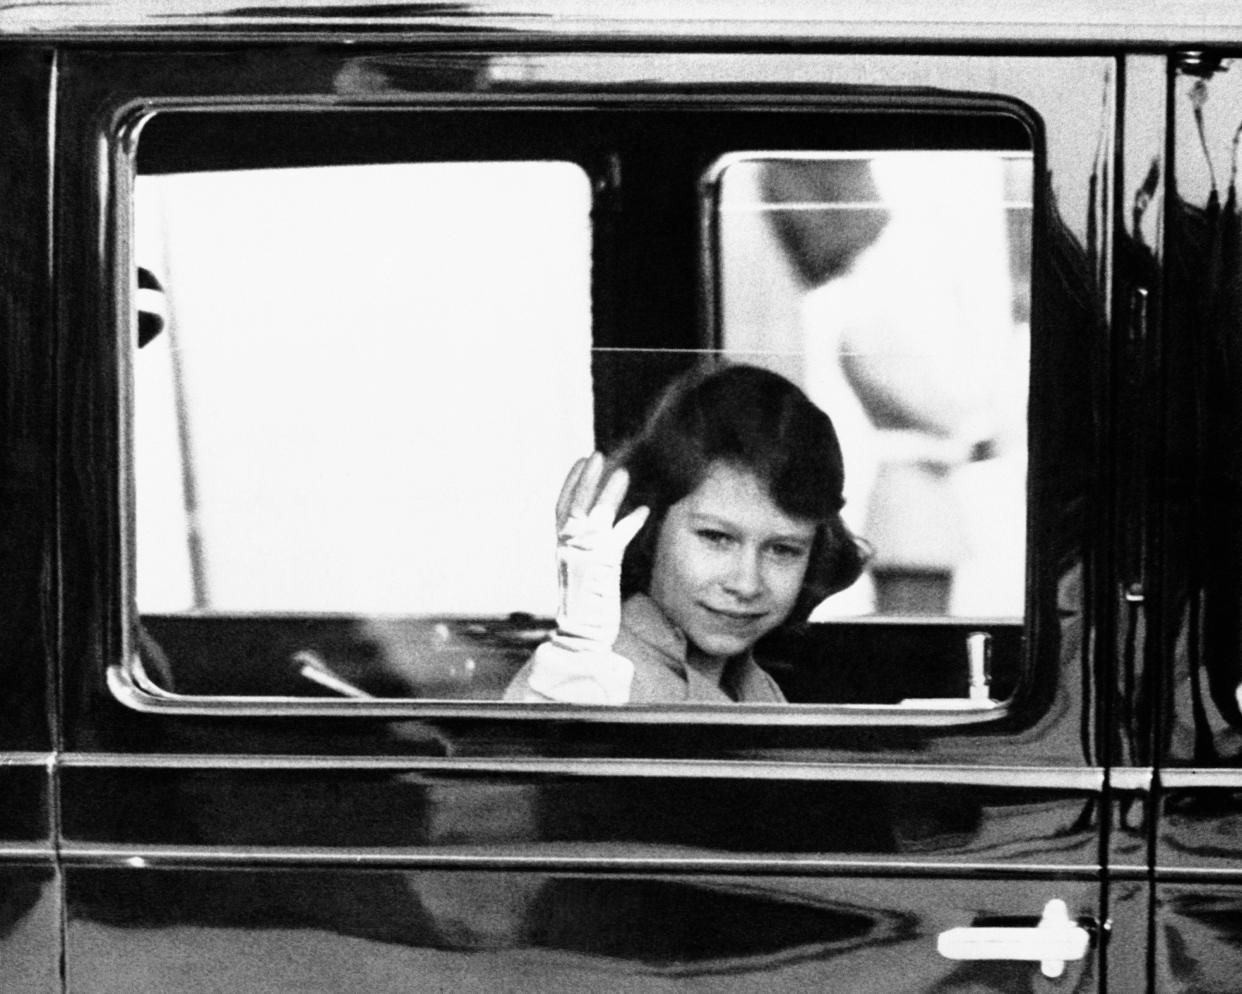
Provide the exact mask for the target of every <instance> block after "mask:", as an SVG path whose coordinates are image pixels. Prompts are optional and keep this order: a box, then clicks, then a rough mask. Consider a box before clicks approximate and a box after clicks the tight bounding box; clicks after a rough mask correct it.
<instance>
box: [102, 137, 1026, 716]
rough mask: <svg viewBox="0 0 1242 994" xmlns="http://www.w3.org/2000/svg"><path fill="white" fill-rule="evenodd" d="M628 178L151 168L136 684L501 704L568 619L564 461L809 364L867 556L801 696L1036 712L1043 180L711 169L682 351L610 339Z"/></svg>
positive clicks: (483, 166) (526, 162)
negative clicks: (735, 373) (685, 400)
mask: <svg viewBox="0 0 1242 994" xmlns="http://www.w3.org/2000/svg"><path fill="white" fill-rule="evenodd" d="M599 162H603V163H604V165H603V166H602V167H601V166H599ZM610 168H612V167H610V166H609V165H608V160H607V158H606V157H596V158H595V159H592V158H591V157H590V156H578V157H577V159H576V160H575V161H571V160H570V159H564V160H561V159H556V158H544V157H542V156H531V157H529V158H512V157H497V158H495V159H491V160H487V159H484V160H454V159H448V158H446V159H441V160H437V161H416V162H378V163H362V162H338V163H334V164H324V165H312V164H306V163H304V162H298V163H296V164H287V165H281V166H278V167H263V168H253V167H250V166H249V165H247V166H246V167H243V168H219V167H214V166H213V168H211V169H204V170H187V169H181V168H176V169H167V168H161V169H154V170H151V171H149V172H144V171H142V170H139V174H138V175H137V176H136V178H135V182H134V199H133V214H132V217H133V239H132V242H133V258H132V261H133V263H134V272H135V273H136V277H135V289H136V294H135V297H134V301H135V304H134V307H133V309H132V310H133V319H134V334H133V338H134V342H133V346H132V348H131V350H130V369H131V407H132V429H131V449H132V453H131V454H132V474H131V479H132V490H133V494H134V516H133V521H134V524H133V534H132V543H133V558H132V563H133V570H132V577H131V587H132V599H133V601H134V603H135V605H136V607H137V614H136V618H135V622H136V623H135V624H134V625H133V626H131V627H132V635H131V649H132V651H131V652H130V654H129V657H130V658H129V660H128V662H127V664H126V666H125V667H124V668H123V672H122V673H121V674H120V677H121V679H120V682H121V683H124V685H125V686H124V688H123V690H124V693H126V694H129V695H130V696H131V697H132V695H133V694H134V693H138V694H139V695H140V696H141V695H146V696H145V697H144V700H146V701H148V702H151V701H161V702H163V703H164V704H169V703H170V702H171V706H173V707H175V708H176V709H180V710H193V709H195V708H196V707H200V706H201V707H203V708H207V709H211V708H223V709H225V710H228V709H229V708H233V709H241V710H243V711H245V710H247V709H250V710H254V709H259V710H263V711H265V712H266V711H272V709H275V710H276V711H279V710H280V709H281V708H284V707H289V708H292V709H296V708H297V707H299V706H301V707H303V708H305V706H307V705H308V704H313V702H315V701H323V702H327V704H329V705H331V706H336V705H339V704H342V703H346V702H370V703H371V704H372V705H374V704H375V702H388V703H391V704H392V705H393V706H394V707H395V706H397V705H400V704H401V703H402V702H409V703H414V702H419V703H421V704H425V705H428V706H431V707H436V706H449V708H450V710H451V709H452V707H459V706H460V707H468V706H469V705H472V704H487V703H488V702H494V703H496V704H498V705H500V702H501V698H502V697H503V695H504V692H505V689H506V687H507V686H508V685H509V683H510V681H511V680H512V679H513V678H514V675H515V674H516V673H517V672H518V670H519V669H520V668H521V667H522V665H523V664H524V663H525V662H526V661H527V659H528V658H529V657H530V655H531V653H532V652H533V651H534V650H535V649H536V647H538V646H539V645H540V644H541V643H542V642H544V641H545V639H546V638H547V637H548V635H549V632H550V631H551V629H552V627H553V618H554V616H555V613H556V606H557V590H556V574H555V561H554V556H553V550H554V543H555V534H554V515H553V506H554V504H555V500H556V494H557V491H558V489H559V487H560V484H561V481H562V479H563V477H564V474H565V472H566V470H567V468H568V467H569V466H570V464H572V463H573V461H574V460H575V459H576V458H578V457H579V456H581V455H584V454H585V453H588V452H590V451H591V450H593V449H594V448H596V447H612V446H614V445H615V444H616V443H617V441H619V440H620V439H621V438H624V437H625V436H626V434H627V433H629V432H632V431H633V430H634V428H635V427H636V426H637V425H638V424H639V423H641V420H642V416H643V412H644V410H645V409H646V408H647V407H648V405H649V404H650V403H651V402H652V401H653V399H654V398H655V397H656V396H657V395H658V394H659V392H660V390H661V389H662V388H663V387H664V386H665V385H666V384H668V383H669V382H670V381H671V380H672V379H674V378H675V377H676V376H677V375H678V374H680V373H682V372H684V371H685V370H687V369H689V368H691V367H694V366H696V365H701V364H703V363H704V361H705V360H706V361H715V362H723V363H729V362H745V363H750V364H755V365H760V366H766V367H768V368H771V369H773V370H775V371H777V372H780V373H781V374H783V375H784V376H786V377H787V378H789V379H790V380H792V381H793V382H795V383H797V384H798V385H800V386H801V387H802V388H803V389H804V390H805V391H806V393H807V394H808V396H809V397H810V398H811V399H812V400H813V401H814V402H815V403H816V404H817V405H819V406H820V407H821V408H822V409H823V410H824V411H826V412H827V413H828V414H829V415H830V416H831V417H832V419H833V421H834V422H835V424H836V426H837V430H838V433H839V435H840V438H841V443H842V448H843V450H844V454H845V460H846V500H847V504H846V510H845V519H846V522H847V524H848V525H849V526H850V528H851V529H852V530H853V532H854V533H855V534H856V535H857V536H859V538H860V539H861V540H862V541H863V542H864V544H865V545H866V547H867V549H868V551H869V561H868V564H867V568H866V570H865V572H864V575H863V576H862V578H861V579H860V580H859V581H857V582H856V583H855V584H854V585H853V586H852V587H850V588H849V589H847V590H845V591H843V592H841V593H838V594H836V595H834V596H833V597H831V598H829V599H827V600H825V601H824V602H823V603H821V604H818V605H816V607H815V609H814V611H813V612H812V614H811V617H810V621H809V623H808V624H806V625H801V626H798V627H797V629H796V630H789V631H781V632H778V633H777V634H774V635H773V636H771V637H770V638H768V639H767V640H765V641H764V642H763V643H762V644H761V645H760V646H759V647H758V648H757V656H758V660H759V663H760V665H761V666H762V667H763V668H764V669H765V670H766V671H767V673H768V674H770V675H771V676H772V678H773V679H774V680H775V681H776V683H777V684H778V685H779V687H780V689H781V691H782V693H783V695H784V697H785V699H786V700H787V701H788V702H789V704H790V705H793V706H794V709H795V710H796V709H799V708H803V707H804V706H820V705H824V706H828V707H829V708H830V709H835V710H831V711H830V712H824V711H823V709H822V708H818V709H817V710H816V713H817V714H819V716H820V718H819V719H816V720H820V719H824V718H826V720H843V721H867V720H882V721H885V722H896V723H903V722H907V721H912V722H916V723H918V722H928V721H930V722H938V721H953V720H958V719H957V718H954V717H953V715H955V714H956V715H959V716H960V720H969V721H977V720H980V718H981V717H982V716H986V715H987V714H988V713H989V712H995V713H997V714H999V713H1002V712H1003V710H1004V706H1005V702H1006V701H1008V700H1009V699H1010V697H1011V696H1012V695H1013V693H1014V692H1015V690H1016V689H1017V688H1018V687H1019V685H1020V683H1021V679H1022V667H1023V665H1024V664H1023V659H1024V597H1025V591H1024V585H1023V574H1024V554H1025V522H1026V504H1025V445H1026V435H1027V430H1026V384H1027V377H1028V372H1027V370H1028V366H1027V348H1028V344H1027V338H1028V320H1029V318H1028V314H1027V307H1028V301H1029V294H1030V238H1031V200H1032V188H1033V170H1032V158H1031V153H1030V151H1029V150H1022V149H1008V148H1004V149H1000V150H996V149H989V150H979V149H969V150H925V151H912V150H901V151H897V150H890V151H885V152H863V151H857V150H851V151H848V152H827V151H813V152H807V151H792V152H789V151H775V152H773V151H762V150H747V149H746V148H739V149H737V150H735V151H730V152H728V153H726V154H724V155H719V154H713V155H711V156H703V157H702V161H701V162H700V163H699V164H698V165H697V166H696V167H695V168H694V171H693V178H694V185H693V186H691V187H689V188H688V189H687V191H686V195H687V197H688V198H689V200H690V203H689V208H688V216H694V217H697V222H696V225H697V228H698V230H699V232H700V245H699V250H700V255H701V258H702V259H703V260H704V261H703V265H702V268H701V271H700V272H699V273H698V274H697V278H698V280H699V281H700V285H699V286H698V287H697V288H695V292H696V293H697V294H698V296H699V297H700V300H701V304H702V307H701V311H702V313H704V314H705V315H707V320H706V321H705V323H704V325H703V327H701V328H698V329H694V330H693V331H692V332H691V333H690V334H688V335H687V334H685V331H686V330H685V329H680V332H682V334H681V335H680V337H678V336H677V335H674V334H672V333H670V334H669V336H668V339H667V341H663V340H662V339H661V329H659V328H655V329H653V330H651V332H650V336H649V337H650V342H651V344H646V343H637V342H635V341H634V340H633V338H634V336H630V338H629V339H626V338H625V337H624V336H622V337H620V338H615V339H614V338H611V337H603V338H601V334H600V327H601V321H602V320H603V318H602V317H601V311H602V309H603V308H605V307H612V308H618V307H624V306H625V302H618V301H617V300H616V299H615V296H614V295H615V290H613V289H610V287H611V286H612V284H610V283H609V280H608V278H607V273H606V272H604V271H603V270H604V269H605V267H606V266H607V265H609V263H610V261H611V259H612V257H611V256H610V255H609V252H608V251H607V249H608V240H609V239H618V238H622V237H624V234H625V226H624V224H621V223H618V222H617V221H616V219H615V217H610V216H609V211H613V212H615V211H616V209H617V200H618V199H619V198H617V197H616V195H615V193H616V191H615V190H614V189H612V188H610V185H609V183H610V176H609V169H610ZM640 206H641V205H640ZM601 225H603V227H604V230H602V231H601ZM601 246H604V251H601ZM115 675H116V674H115V673H114V676H115ZM501 706H503V707H506V708H509V709H514V710H516V711H519V712H520V711H521V706H516V705H511V704H509V703H507V702H505V703H504V704H503V705H501ZM530 710H531V709H529V708H527V709H526V711H525V712H523V713H528V712H530ZM535 710H536V711H537V710H538V708H536V709H535ZM394 713H397V712H394ZM833 715H835V716H836V717H835V718H834V717H833Z"/></svg>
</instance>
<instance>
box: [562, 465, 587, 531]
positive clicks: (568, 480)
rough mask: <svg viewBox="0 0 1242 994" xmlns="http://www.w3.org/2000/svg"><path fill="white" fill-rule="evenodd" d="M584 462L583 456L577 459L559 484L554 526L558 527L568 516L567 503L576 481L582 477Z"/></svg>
mask: <svg viewBox="0 0 1242 994" xmlns="http://www.w3.org/2000/svg"><path fill="white" fill-rule="evenodd" d="M586 464H587V460H586V457H585V456H583V457H582V458H581V459H579V460H577V461H576V462H575V463H574V464H573V466H572V467H571V468H570V470H569V474H568V475H567V476H566V477H565V482H564V483H562V484H561V492H560V494H559V495H557V498H556V526H557V527H558V528H559V527H560V526H561V525H563V524H564V523H565V519H566V518H568V517H569V505H570V503H571V502H572V500H573V497H574V494H575V492H576V491H577V489H578V481H579V480H581V479H582V471H583V470H584V469H586Z"/></svg>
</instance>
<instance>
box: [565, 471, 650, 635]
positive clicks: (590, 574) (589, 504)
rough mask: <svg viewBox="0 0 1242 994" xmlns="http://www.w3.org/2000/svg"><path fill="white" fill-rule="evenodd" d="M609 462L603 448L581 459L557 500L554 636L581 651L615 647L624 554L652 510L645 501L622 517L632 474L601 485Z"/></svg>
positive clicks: (615, 474)
mask: <svg viewBox="0 0 1242 994" xmlns="http://www.w3.org/2000/svg"><path fill="white" fill-rule="evenodd" d="M604 468H605V465H604V457H603V456H602V455H600V454H599V453H598V452H595V453H593V454H592V455H591V456H590V458H588V459H579V460H578V461H577V462H576V463H574V466H573V468H572V469H571V470H570V471H569V476H567V477H566V478H565V483H564V485H563V486H562V487H561V494H560V497H559V498H558V499H557V502H556V532H557V546H556V563H557V577H558V585H559V589H560V603H559V607H558V609H557V612H556V634H555V635H554V637H553V638H554V640H555V641H556V642H558V643H560V644H561V645H562V646H564V647H565V648H568V649H573V650H575V651H591V652H601V651H602V652H610V651H611V650H612V644H613V642H615V641H616V639H617V634H618V633H619V632H620V629H621V560H622V557H623V556H624V555H625V547H626V546H627V545H629V543H630V541H631V540H632V539H633V538H634V536H635V535H637V534H638V531H639V529H641V528H642V526H643V523H644V522H645V521H646V520H647V515H648V511H649V509H648V508H646V507H639V508H636V509H635V510H633V511H631V512H630V513H629V514H627V515H626V516H625V517H624V518H622V519H621V520H620V521H617V520H616V517H617V510H618V508H620V506H621V502H622V500H624V499H625V492H626V489H627V488H628V487H629V485H630V477H629V474H628V473H627V472H626V471H625V470H624V469H616V470H613V472H612V473H611V474H609V476H608V478H607V479H606V480H605V481H604V485H603V488H602V489H601V488H600V481H601V478H602V477H603V475H604Z"/></svg>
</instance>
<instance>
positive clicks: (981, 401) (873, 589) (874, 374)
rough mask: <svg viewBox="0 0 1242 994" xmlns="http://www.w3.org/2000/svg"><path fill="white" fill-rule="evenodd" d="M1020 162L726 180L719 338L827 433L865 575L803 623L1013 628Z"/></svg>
mask: <svg viewBox="0 0 1242 994" xmlns="http://www.w3.org/2000/svg"><path fill="white" fill-rule="evenodd" d="M1032 189H1033V173H1032V159H1031V155H1030V154H1029V153H1024V152H952V151H892V152H876V153H854V152H850V153H825V154H822V155H820V154H807V153H789V154H782V153H754V154H743V155H737V156H733V157H730V158H729V159H728V160H727V161H725V162H723V163H722V164H721V167H720V171H719V188H718V201H717V202H718V214H717V221H718V227H717V231H718V235H719V242H718V245H717V249H718V264H719V271H718V279H719V301H718V304H719V321H720V336H721V341H722V344H723V346H724V349H725V351H726V352H727V353H729V354H731V355H734V356H738V357H746V358H747V359H748V361H752V362H757V363H760V364H763V365H767V366H770V367H771V368H774V369H776V370H777V371H779V372H781V373H783V374H785V375H786V376H788V377H789V378H791V379H793V380H794V381H795V382H797V383H799V384H800V385H801V386H803V388H804V389H805V390H806V391H807V393H808V394H809V395H810V396H811V397H812V399H813V400H815V401H816V403H817V404H819V405H820V406H821V407H822V408H823V409H824V410H826V411H827V412H828V413H829V415H830V416H831V417H832V418H833V420H834V422H835V423H836V426H837V430H838V433H839V435H840V437H841V445H842V449H843V451H844V456H845V462H846V498H847V504H846V508H845V512H844V513H845V518H846V521H847V522H848V523H849V524H850V526H851V527H852V528H853V529H854V531H855V532H856V533H857V534H858V535H860V536H862V537H863V538H864V539H865V540H866V541H867V542H868V543H869V544H870V545H871V547H872V549H873V557H872V559H871V562H870V564H869V566H868V570H867V574H866V575H865V576H864V578H863V579H862V580H861V581H860V582H859V583H857V584H855V585H854V587H853V588H851V589H850V590H849V591H846V592H844V593H842V594H840V595H838V596H837V597H835V598H833V599H832V600H831V601H828V602H827V603H825V604H824V605H823V606H822V608H821V609H820V610H819V611H817V613H816V614H815V615H814V616H813V617H815V618H826V617H833V616H841V615H858V614H870V613H878V614H883V615H911V614H913V615H933V616H935V615H950V616H958V617H962V616H971V617H1002V618H1005V617H1007V618H1018V617H1021V616H1022V614H1023V604H1024V595H1025V591H1024V562H1025V532H1026V500H1025V483H1026V400H1027V382H1028V368H1029V366H1028V342H1029V298H1030V233H1031V197H1032Z"/></svg>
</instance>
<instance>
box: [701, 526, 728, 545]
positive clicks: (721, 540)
mask: <svg viewBox="0 0 1242 994" xmlns="http://www.w3.org/2000/svg"><path fill="white" fill-rule="evenodd" d="M698 536H699V538H701V539H702V540H703V541H704V542H706V543H707V544H708V545H711V546H713V547H715V548H718V549H723V548H724V547H725V546H727V545H728V544H729V543H730V542H731V541H732V539H733V536H732V535H730V534H729V533H728V532H721V531H716V530H715V529H714V528H700V529H699V531H698Z"/></svg>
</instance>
